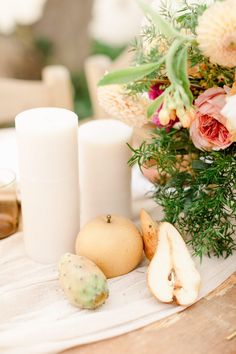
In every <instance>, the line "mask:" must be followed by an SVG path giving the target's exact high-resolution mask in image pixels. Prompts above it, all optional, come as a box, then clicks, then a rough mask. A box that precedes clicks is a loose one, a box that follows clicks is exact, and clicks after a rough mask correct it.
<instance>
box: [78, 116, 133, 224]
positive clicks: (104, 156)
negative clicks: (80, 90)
mask: <svg viewBox="0 0 236 354" xmlns="http://www.w3.org/2000/svg"><path fill="white" fill-rule="evenodd" d="M132 133H133V129H132V128H130V127H129V126H127V125H126V124H124V123H122V122H120V121H117V120H112V119H101V120H95V121H91V122H89V123H86V124H84V125H82V126H81V127H80V128H79V161H80V171H79V179H80V196H81V199H80V207H81V214H80V223H81V226H83V225H84V224H85V223H87V222H88V221H89V220H91V219H92V218H94V217H96V216H98V215H102V214H118V215H123V216H126V217H131V168H130V167H129V166H128V160H129V158H130V157H131V152H130V149H129V147H128V146H127V143H129V144H130V143H131V139H132Z"/></svg>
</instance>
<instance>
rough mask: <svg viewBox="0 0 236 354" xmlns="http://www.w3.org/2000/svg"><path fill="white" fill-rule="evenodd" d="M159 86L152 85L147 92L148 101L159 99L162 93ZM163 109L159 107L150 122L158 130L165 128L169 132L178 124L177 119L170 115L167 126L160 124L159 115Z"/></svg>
mask: <svg viewBox="0 0 236 354" xmlns="http://www.w3.org/2000/svg"><path fill="white" fill-rule="evenodd" d="M160 86H161V84H158V83H156V84H155V85H152V86H151V87H150V89H149V91H148V97H149V98H150V100H155V99H156V98H157V97H159V96H160V95H161V94H162V93H163V92H164V91H163V90H162V89H161V88H160ZM162 108H163V105H161V106H160V107H159V108H158V110H157V111H156V112H155V113H154V115H153V116H152V122H153V123H154V124H155V125H156V126H157V127H158V128H166V131H167V132H169V131H170V129H171V128H172V127H173V126H174V125H175V123H177V122H179V119H178V118H177V117H176V115H173V114H172V115H170V119H169V123H168V124H165V125H164V124H161V121H160V117H159V113H160V112H161V110H162Z"/></svg>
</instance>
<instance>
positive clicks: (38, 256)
mask: <svg viewBox="0 0 236 354" xmlns="http://www.w3.org/2000/svg"><path fill="white" fill-rule="evenodd" d="M15 122H16V134H17V144H18V155H19V167H20V188H21V203H22V216H23V232H24V240H25V247H26V251H27V253H28V255H29V256H30V257H31V258H33V259H34V260H36V261H39V262H42V263H50V262H56V261H58V259H59V257H60V256H61V255H62V254H63V253H65V252H72V251H73V250H74V241H75V238H76V235H77V233H78V231H79V192H78V118H77V116H76V114H75V113H73V112H71V111H68V110H66V109H62V108H36V109H30V110H28V111H24V112H22V113H20V114H19V115H17V117H16V120H15Z"/></svg>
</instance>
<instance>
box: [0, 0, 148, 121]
mask: <svg viewBox="0 0 236 354" xmlns="http://www.w3.org/2000/svg"><path fill="white" fill-rule="evenodd" d="M141 22H142V14H141V12H140V10H139V9H138V7H137V5H136V3H135V1H134V0H86V1H84V0H7V1H6V0H0V52H1V55H0V80H4V78H5V79H6V78H14V79H23V80H41V73H42V69H43V67H45V66H47V65H64V66H65V67H66V68H67V69H68V70H69V73H70V77H71V81H72V84H73V93H74V110H75V111H76V113H77V114H78V115H79V118H80V119H83V118H87V117H92V116H93V113H94V112H93V106H94V105H93V104H92V103H91V95H92V92H91V91H92V90H93V89H94V88H91V87H89V85H90V82H88V81H90V80H91V81H93V80H95V81H96V80H97V78H96V75H99V73H96V68H95V69H92V70H91V65H92V66H93V65H94V64H93V60H92V59H91V58H94V56H95V57H96V58H97V59H98V60H100V65H102V66H103V67H104V70H105V69H107V68H108V67H110V66H112V63H113V62H114V61H115V62H116V61H117V58H122V56H123V57H126V54H124V53H127V46H128V43H129V42H130V41H131V40H132V39H133V38H134V37H135V35H136V34H137V33H138V32H139V30H140V26H141ZM97 59H96V60H97ZM125 61H126V59H125ZM121 62H122V59H121ZM95 66H96V65H95ZM118 66H119V65H118ZM114 67H115V66H114ZM93 70H94V71H93ZM93 84H94V83H93ZM95 84H96V83H95ZM0 104H1V97H0Z"/></svg>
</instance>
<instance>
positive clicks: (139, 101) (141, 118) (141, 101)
mask: <svg viewBox="0 0 236 354" xmlns="http://www.w3.org/2000/svg"><path fill="white" fill-rule="evenodd" d="M97 93H98V102H99V104H100V106H101V107H102V108H103V109H104V111H105V112H107V113H108V114H110V115H111V116H112V117H113V118H117V119H120V120H122V121H123V122H124V123H126V124H128V125H131V126H133V127H142V126H143V125H144V124H146V123H148V119H147V116H146V110H147V106H148V104H149V103H150V101H149V99H148V98H147V97H144V96H142V95H139V96H137V97H133V96H130V95H126V94H125V93H124V92H123V90H122V86H120V85H108V86H100V87H98V92H97Z"/></svg>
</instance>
